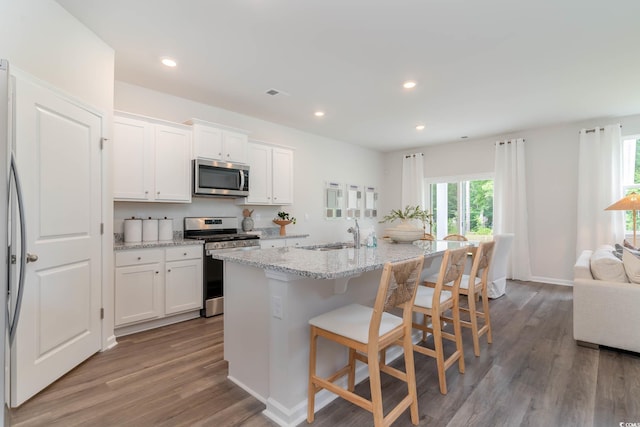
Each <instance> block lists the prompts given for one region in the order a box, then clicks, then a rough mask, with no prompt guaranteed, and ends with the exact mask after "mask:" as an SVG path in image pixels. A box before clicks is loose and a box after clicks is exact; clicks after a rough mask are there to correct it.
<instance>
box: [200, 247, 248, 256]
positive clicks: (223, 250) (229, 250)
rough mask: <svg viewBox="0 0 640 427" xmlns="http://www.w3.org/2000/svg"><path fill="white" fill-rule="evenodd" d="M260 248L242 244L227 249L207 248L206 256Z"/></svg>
mask: <svg viewBox="0 0 640 427" xmlns="http://www.w3.org/2000/svg"><path fill="white" fill-rule="evenodd" d="M258 249H260V246H243V247H239V248H229V249H208V250H207V256H210V255H212V254H224V253H229V252H240V251H256V250H258Z"/></svg>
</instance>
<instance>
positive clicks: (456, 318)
mask: <svg viewBox="0 0 640 427" xmlns="http://www.w3.org/2000/svg"><path fill="white" fill-rule="evenodd" d="M458 308H459V307H458V304H455V305H454V306H453V308H452V309H451V311H452V312H453V332H454V334H455V337H456V352H457V353H458V354H459V356H458V371H460V373H461V374H464V349H463V348H462V326H461V325H460V310H459V309H458Z"/></svg>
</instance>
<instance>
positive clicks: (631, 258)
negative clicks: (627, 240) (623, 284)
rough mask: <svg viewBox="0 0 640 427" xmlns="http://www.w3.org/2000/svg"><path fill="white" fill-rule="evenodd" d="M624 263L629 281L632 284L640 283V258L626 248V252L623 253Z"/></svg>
mask: <svg viewBox="0 0 640 427" xmlns="http://www.w3.org/2000/svg"><path fill="white" fill-rule="evenodd" d="M622 262H623V264H624V271H625V272H626V273H627V277H628V278H629V280H630V281H631V282H632V283H640V258H638V257H637V256H636V255H634V254H633V253H632V252H631V251H630V250H629V249H627V248H625V249H624V251H622Z"/></svg>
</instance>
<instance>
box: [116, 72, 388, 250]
mask: <svg viewBox="0 0 640 427" xmlns="http://www.w3.org/2000/svg"><path fill="white" fill-rule="evenodd" d="M115 108H116V110H121V111H127V112H131V113H136V114H142V115H146V116H150V117H156V118H160V119H164V120H169V121H173V122H178V123H182V122H184V121H186V120H188V119H191V118H198V119H202V120H207V121H210V122H214V123H220V124H224V125H228V126H233V127H237V128H241V129H246V130H248V131H250V132H251V134H250V135H249V138H250V139H256V140H260V141H264V142H269V143H273V144H278V145H283V146H288V147H291V148H293V149H294V150H295V152H294V204H293V205H291V206H284V207H282V209H284V210H286V211H287V212H289V213H291V214H293V216H295V217H296V218H297V219H298V222H297V224H296V225H293V224H292V225H288V226H287V233H288V234H309V235H310V236H309V239H308V242H309V243H310V244H311V243H316V242H330V241H348V240H349V239H351V238H352V237H351V235H350V234H348V233H347V232H346V230H347V228H348V227H349V226H350V225H351V221H346V220H344V219H341V220H326V219H324V211H323V203H324V197H323V188H324V185H325V181H337V182H341V183H349V184H359V185H373V186H376V187H379V186H380V185H381V184H382V176H381V174H380V171H381V170H382V164H383V162H382V159H383V155H382V154H381V153H378V152H375V151H372V150H368V149H365V148H362V147H359V146H355V145H352V144H347V143H344V142H341V141H337V140H333V139H328V138H323V137H320V136H317V135H312V134H309V133H305V132H301V131H299V130H296V129H292V128H288V127H286V126H281V125H277V124H275V123H271V122H267V121H264V120H260V119H256V118H254V117H249V116H245V115H242V114H237V113H234V112H231V111H228V110H223V109H221V108H216V107H213V106H209V105H205V104H201V103H197V102H193V101H190V100H187V99H183V98H178V97H175V96H172V95H168V94H164V93H160V92H157V91H153V90H149V89H146V88H142V87H140V86H135V85H131V84H128V83H124V82H116V84H115ZM249 208H251V209H254V208H255V212H254V214H253V217H254V221H255V226H256V227H276V225H275V224H273V223H272V222H271V220H272V219H273V218H274V217H275V214H276V212H277V211H278V210H280V208H281V207H280V206H274V207H254V206H250V207H249ZM242 209H243V206H237V205H236V204H235V200H234V199H220V198H194V199H193V203H191V204H177V203H173V204H164V203H132V202H116V203H115V213H114V215H115V222H114V227H115V231H116V232H122V227H123V225H122V220H123V219H124V218H127V217H130V216H139V217H149V216H151V217H154V218H155V217H165V216H166V217H169V218H173V219H174V229H175V230H182V227H183V225H182V219H183V217H185V216H225V215H226V216H236V217H241V216H242V213H241V212H242ZM307 217H308V219H305V218H307ZM360 222H361V228H365V229H366V228H373V227H377V225H378V224H377V221H372V220H362V221H360Z"/></svg>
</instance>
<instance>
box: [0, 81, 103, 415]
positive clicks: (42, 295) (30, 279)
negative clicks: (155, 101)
mask: <svg viewBox="0 0 640 427" xmlns="http://www.w3.org/2000/svg"><path fill="white" fill-rule="evenodd" d="M15 120H16V126H15V138H16V148H15V152H16V159H17V164H18V169H19V171H20V173H21V179H22V191H23V196H24V204H25V206H24V208H25V214H26V217H25V221H26V224H27V248H26V250H27V252H28V253H31V254H35V255H37V256H38V260H37V261H36V262H32V263H28V264H27V266H26V276H25V290H24V297H23V301H22V312H21V314H20V319H19V322H18V326H17V334H16V337H15V341H14V345H13V347H12V349H11V406H13V407H15V406H18V405H20V404H22V403H23V402H24V401H25V400H27V399H29V398H30V397H31V396H33V395H34V394H36V393H37V392H39V391H40V390H42V389H43V388H45V387H46V386H47V385H49V384H51V383H52V382H54V381H55V380H56V379H57V378H59V377H61V376H62V375H64V374H65V373H66V372H68V371H69V370H71V369H72V368H73V367H75V366H76V365H78V364H79V363H81V362H82V361H84V360H85V359H87V358H88V357H89V356H91V355H92V354H94V353H95V352H97V351H98V350H99V349H100V338H101V336H100V301H101V299H100V291H101V251H100V242H101V236H100V218H101V169H100V163H101V162H100V158H101V153H100V138H101V136H102V118H101V117H100V116H98V115H96V114H95V113H93V112H91V111H89V110H88V109H85V108H83V107H80V106H78V105H76V104H74V103H72V102H70V101H68V100H66V99H64V98H62V97H61V96H59V95H57V94H56V93H55V92H53V91H51V90H49V89H45V88H42V87H40V86H37V85H35V84H33V83H31V82H28V81H26V80H24V79H22V78H18V79H16V109H15Z"/></svg>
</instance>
